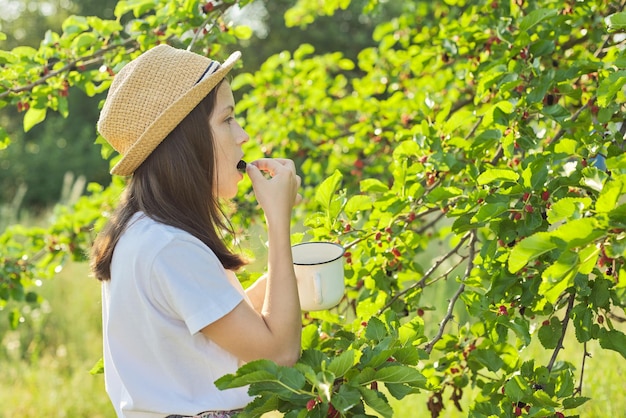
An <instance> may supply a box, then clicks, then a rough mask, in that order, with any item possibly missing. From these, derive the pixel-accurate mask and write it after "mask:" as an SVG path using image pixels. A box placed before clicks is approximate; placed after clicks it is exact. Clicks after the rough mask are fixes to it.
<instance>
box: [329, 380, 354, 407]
mask: <svg viewBox="0 0 626 418" xmlns="http://www.w3.org/2000/svg"><path fill="white" fill-rule="evenodd" d="M331 402H332V404H333V406H334V407H335V409H336V410H337V411H339V412H341V413H345V412H347V411H349V410H350V409H352V408H353V407H354V406H355V405H358V404H360V403H361V394H360V391H359V389H358V388H356V387H351V386H349V385H341V386H340V387H339V390H338V391H337V392H335V393H333V395H332V397H331Z"/></svg>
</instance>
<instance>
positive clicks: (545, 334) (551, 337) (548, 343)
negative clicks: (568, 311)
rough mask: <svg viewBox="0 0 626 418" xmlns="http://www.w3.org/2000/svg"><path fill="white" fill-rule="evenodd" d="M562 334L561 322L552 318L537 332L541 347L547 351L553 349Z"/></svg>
mask: <svg viewBox="0 0 626 418" xmlns="http://www.w3.org/2000/svg"><path fill="white" fill-rule="evenodd" d="M562 333H563V327H562V325H561V321H559V320H558V318H555V317H552V318H551V319H550V322H549V323H548V325H542V326H541V327H540V328H539V331H538V332H537V336H538V337H539V341H540V342H541V345H542V346H543V347H544V348H546V349H548V350H552V349H555V348H556V346H557V344H558V343H559V339H560V338H561V334H562Z"/></svg>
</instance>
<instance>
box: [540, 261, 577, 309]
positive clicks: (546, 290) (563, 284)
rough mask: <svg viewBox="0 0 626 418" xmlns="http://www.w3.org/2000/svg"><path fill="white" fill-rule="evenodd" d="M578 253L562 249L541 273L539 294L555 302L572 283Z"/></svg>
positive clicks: (575, 271)
mask: <svg viewBox="0 0 626 418" xmlns="http://www.w3.org/2000/svg"><path fill="white" fill-rule="evenodd" d="M579 262H580V260H579V258H578V254H577V253H576V252H574V251H571V250H567V251H564V252H563V253H562V254H561V255H560V256H559V258H558V259H557V260H556V261H555V262H554V263H553V264H552V265H551V266H550V267H548V268H547V269H545V270H544V271H543V273H542V274H541V279H542V280H541V284H540V285H539V294H541V295H543V296H544V297H545V298H546V300H547V301H548V302H550V303H555V302H556V300H557V299H558V298H559V296H560V295H561V293H562V292H563V291H565V289H567V288H568V287H570V286H572V285H573V284H574V276H575V275H576V273H578V268H579Z"/></svg>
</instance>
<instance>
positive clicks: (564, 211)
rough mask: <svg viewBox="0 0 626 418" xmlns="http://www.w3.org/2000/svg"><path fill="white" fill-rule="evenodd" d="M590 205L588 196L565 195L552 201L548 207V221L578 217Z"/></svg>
mask: <svg viewBox="0 0 626 418" xmlns="http://www.w3.org/2000/svg"><path fill="white" fill-rule="evenodd" d="M590 205H591V199H590V198H588V197H565V198H562V199H559V200H558V201H556V202H554V203H553V204H552V206H550V209H548V212H547V214H548V222H550V223H551V224H553V225H554V224H555V223H557V222H561V221H565V220H570V219H579V218H581V217H582V216H583V213H584V211H585V209H587V208H588V207H589V206H590Z"/></svg>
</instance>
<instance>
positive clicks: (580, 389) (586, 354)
mask: <svg viewBox="0 0 626 418" xmlns="http://www.w3.org/2000/svg"><path fill="white" fill-rule="evenodd" d="M583 350H584V353H583V364H582V365H581V366H580V382H579V383H578V387H577V388H576V390H574V395H576V394H578V395H579V396H580V395H582V393H583V376H584V375H585V360H587V357H591V354H590V353H589V352H588V351H587V341H585V342H584V343H583Z"/></svg>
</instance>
